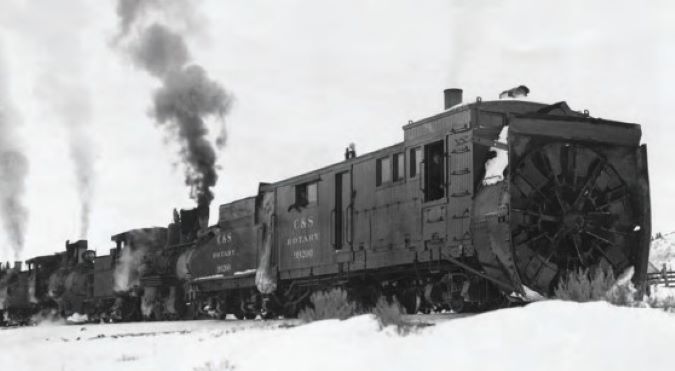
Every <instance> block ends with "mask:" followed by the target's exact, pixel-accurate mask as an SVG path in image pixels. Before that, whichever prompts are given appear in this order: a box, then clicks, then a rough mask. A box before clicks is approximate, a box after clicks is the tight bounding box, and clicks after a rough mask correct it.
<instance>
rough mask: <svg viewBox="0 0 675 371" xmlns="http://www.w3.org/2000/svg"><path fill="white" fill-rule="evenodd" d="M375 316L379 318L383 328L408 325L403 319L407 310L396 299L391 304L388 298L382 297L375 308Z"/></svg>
mask: <svg viewBox="0 0 675 371" xmlns="http://www.w3.org/2000/svg"><path fill="white" fill-rule="evenodd" d="M373 314H374V315H375V316H376V317H377V320H378V321H379V322H380V325H381V326H382V327H386V326H389V325H395V326H397V327H401V326H403V325H405V324H407V323H406V321H405V320H404V319H403V314H405V310H404V309H403V307H401V304H399V302H398V300H396V298H394V299H393V300H392V301H391V302H390V301H389V300H387V298H386V297H384V296H381V297H380V298H379V299H378V300H377V303H376V304H375V307H374V308H373Z"/></svg>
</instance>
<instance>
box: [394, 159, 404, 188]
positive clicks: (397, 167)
mask: <svg viewBox="0 0 675 371" xmlns="http://www.w3.org/2000/svg"><path fill="white" fill-rule="evenodd" d="M393 170H394V174H393V175H394V181H395V182H396V181H399V180H403V178H405V159H404V156H403V152H401V153H396V154H394V167H393Z"/></svg>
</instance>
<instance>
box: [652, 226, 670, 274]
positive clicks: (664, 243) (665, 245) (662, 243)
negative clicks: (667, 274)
mask: <svg viewBox="0 0 675 371" xmlns="http://www.w3.org/2000/svg"><path fill="white" fill-rule="evenodd" d="M649 261H650V262H651V263H652V264H653V265H654V266H655V267H656V268H657V269H661V266H662V265H663V264H664V263H665V264H666V267H668V270H673V269H675V232H670V233H665V234H662V235H660V236H659V238H655V239H654V240H652V245H651V248H650V250H649Z"/></svg>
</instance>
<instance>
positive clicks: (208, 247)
mask: <svg viewBox="0 0 675 371" xmlns="http://www.w3.org/2000/svg"><path fill="white" fill-rule="evenodd" d="M444 100H445V106H444V110H443V111H442V112H440V113H439V114H436V115H434V116H431V117H428V118H425V119H422V120H419V121H414V122H413V121H411V122H409V123H408V124H407V125H405V126H403V141H402V142H400V143H397V144H394V145H392V146H389V147H386V148H383V149H380V150H377V151H374V152H371V153H367V154H363V155H360V156H356V154H355V152H354V150H353V148H348V149H347V150H346V155H345V159H344V160H343V161H340V162H338V163H335V164H332V165H330V166H326V167H324V168H321V169H317V170H315V171H310V172H307V173H305V174H301V175H298V176H294V177H291V178H288V179H284V180H281V181H277V182H273V183H261V184H260V185H259V188H258V191H257V193H256V194H255V195H252V196H251V197H246V198H243V199H240V200H236V201H233V202H230V203H227V204H223V205H221V206H220V208H219V215H218V221H217V223H216V224H214V225H212V226H208V210H207V209H206V208H196V209H193V210H181V211H180V213H178V212H175V213H174V221H173V223H171V224H169V226H168V227H167V228H163V227H162V228H145V229H136V230H132V231H128V232H124V233H121V234H118V235H115V236H113V237H112V240H113V241H114V242H115V244H116V246H115V248H114V249H112V250H111V252H110V255H106V256H100V257H92V256H89V258H88V259H85V260H83V261H78V260H74V261H73V260H72V259H71V260H70V261H71V262H70V263H68V261H69V260H68V259H65V260H62V261H61V263H60V264H61V265H60V266H59V265H58V264H57V266H58V267H56V266H55V265H54V264H55V263H53V262H52V263H50V264H46V263H47V261H48V260H49V259H48V258H44V257H43V258H40V259H38V258H35V259H33V260H32V262H33V264H29V265H30V266H31V267H30V268H31V269H29V273H27V274H24V275H23V276H22V275H21V274H22V273H21V272H20V270H19V271H16V272H13V271H12V272H10V271H9V270H5V271H3V272H4V273H0V274H3V275H4V278H2V279H0V299H2V297H3V296H2V293H3V291H2V290H3V287H4V288H7V289H6V291H8V290H9V289H8V288H9V287H10V286H11V285H8V282H10V281H11V282H16V285H18V286H17V287H19V286H21V285H23V286H21V287H25V288H24V291H25V290H33V291H35V290H37V286H36V285H38V283H37V282H39V281H44V279H45V278H44V277H45V275H46V274H47V273H48V272H58V271H59V269H62V268H59V267H62V266H64V265H66V266H70V267H71V268H69V269H70V271H78V272H80V275H82V276H83V277H90V278H87V279H85V280H83V281H82V282H89V284H88V285H89V286H86V287H87V289H86V290H84V289H83V290H80V291H79V292H80V293H85V294H78V295H75V296H74V297H77V298H81V299H82V300H79V299H78V303H80V304H79V305H80V307H78V308H80V309H81V310H83V311H85V312H88V313H89V314H90V315H91V317H92V318H97V319H104V318H105V319H116V320H137V319H141V318H144V319H179V318H199V317H202V316H211V317H214V316H215V317H224V316H225V315H227V314H233V315H235V316H236V317H237V318H253V317H256V316H258V315H260V316H262V317H265V318H269V317H275V316H277V315H284V316H294V315H296V314H297V313H298V311H299V310H300V309H301V308H302V307H304V306H306V305H309V300H308V299H309V297H310V295H311V293H313V292H315V291H319V290H325V289H328V288H331V287H342V288H344V289H346V290H347V291H348V293H349V295H350V297H351V298H352V300H355V301H357V302H358V303H359V304H360V305H362V306H363V307H368V306H371V305H373V304H374V303H375V301H376V300H377V298H378V297H380V296H382V295H385V296H389V297H391V296H395V297H397V298H398V300H399V301H400V302H401V304H402V305H403V306H404V307H405V309H406V310H407V311H408V312H411V313H412V312H418V311H422V312H427V311H431V310H435V309H441V308H449V309H452V310H455V311H463V310H466V309H478V310H481V309H487V308H491V307H498V306H503V305H505V303H507V300H508V299H509V298H514V297H520V298H522V297H523V295H524V294H525V292H526V291H529V290H534V291H537V292H539V293H542V294H544V295H547V294H550V293H552V290H553V288H554V287H555V285H556V284H557V283H558V281H559V280H560V278H561V277H564V276H565V275H566V274H567V273H568V272H570V271H571V270H575V269H577V268H579V267H584V268H603V269H612V270H613V271H614V272H615V273H619V272H621V271H623V270H624V269H626V268H627V267H630V266H632V267H634V269H635V274H634V276H633V280H634V282H635V284H636V285H638V287H641V286H642V285H643V284H644V282H645V277H646V273H647V265H648V255H649V241H650V233H651V220H650V217H651V216H650V215H651V212H650V199H649V178H648V171H647V149H646V145H641V144H640V139H641V128H640V126H639V125H637V124H632V123H624V122H618V121H611V120H604V119H599V118H593V117H591V116H590V115H589V114H588V112H577V111H574V110H572V109H570V108H569V107H568V105H567V104H566V103H565V102H559V103H555V104H542V103H535V102H529V101H521V100H498V101H482V100H481V99H480V98H478V99H477V100H476V101H475V102H471V103H463V102H462V91H461V90H460V89H448V90H446V91H445V92H444ZM80 250H81V249H80ZM80 250H77V251H79V254H82V253H83V252H84V250H86V246H85V248H84V250H83V251H80ZM73 251H74V250H73ZM67 252H68V248H67V251H66V256H70V254H68V253H67ZM76 255H77V254H75V255H73V256H74V257H76ZM90 255H91V254H90ZM38 263H39V264H38ZM38 265H41V266H42V265H44V266H47V265H49V266H51V267H52V268H49V270H44V269H46V268H39V269H34V268H33V266H36V267H37V266H38ZM75 267H80V268H77V269H75ZM78 269H79V270H78ZM38 271H39V272H42V273H41V274H37V273H35V272H38ZM70 271H68V272H70ZM49 275H50V277H53V276H54V273H51V274H49ZM10 276H11V277H12V278H11V279H10ZM24 276H25V278H23V281H22V279H19V278H18V277H24ZM28 277H35V279H33V280H32V281H31V280H29V279H28ZM24 281H26V282H28V283H27V284H23V283H21V282H24ZM3 282H4V283H3ZM19 283H21V284H19ZM42 285H44V283H43V284H42ZM31 287H33V288H31ZM15 289H16V288H15ZM528 289H529V290H528ZM87 290H88V291H87ZM14 292H15V293H16V292H17V291H14ZM35 292H39V290H37V291H35ZM82 295H84V296H87V297H86V298H83V297H82ZM19 296H20V295H19ZM38 296H39V295H38ZM4 297H5V298H7V297H9V296H8V295H6V294H5V295H4ZM17 297H18V296H17ZM28 297H30V295H26V298H28ZM60 297H63V298H66V297H73V296H72V295H70V296H67V295H61V296H60ZM12 300H14V301H15V302H16V300H15V299H12ZM3 301H4V303H5V304H4V306H0V309H3V308H4V309H3V310H4V311H5V313H8V312H9V311H8V310H7V308H13V307H12V306H11V305H10V306H8V305H7V303H9V302H10V301H9V300H6V299H5V300H0V302H3ZM0 304H2V303H0ZM69 305H70V307H67V306H65V304H61V305H60V308H71V309H68V311H72V308H75V307H73V306H72V304H69ZM15 307H16V308H17V310H19V307H20V305H17V306H15ZM29 307H30V306H24V307H21V308H24V309H21V310H28V309H27V308H29ZM62 310H63V309H62Z"/></svg>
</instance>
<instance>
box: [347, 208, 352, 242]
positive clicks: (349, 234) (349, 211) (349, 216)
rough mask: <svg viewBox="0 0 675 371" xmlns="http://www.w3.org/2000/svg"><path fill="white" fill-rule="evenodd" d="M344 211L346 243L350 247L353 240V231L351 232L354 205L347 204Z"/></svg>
mask: <svg viewBox="0 0 675 371" xmlns="http://www.w3.org/2000/svg"><path fill="white" fill-rule="evenodd" d="M346 211H347V216H346V219H347V233H346V235H347V243H348V244H350V245H351V244H352V242H353V238H354V236H353V233H354V231H353V230H352V229H353V227H354V226H353V225H352V213H353V212H354V205H353V204H349V206H347V209H346Z"/></svg>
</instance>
